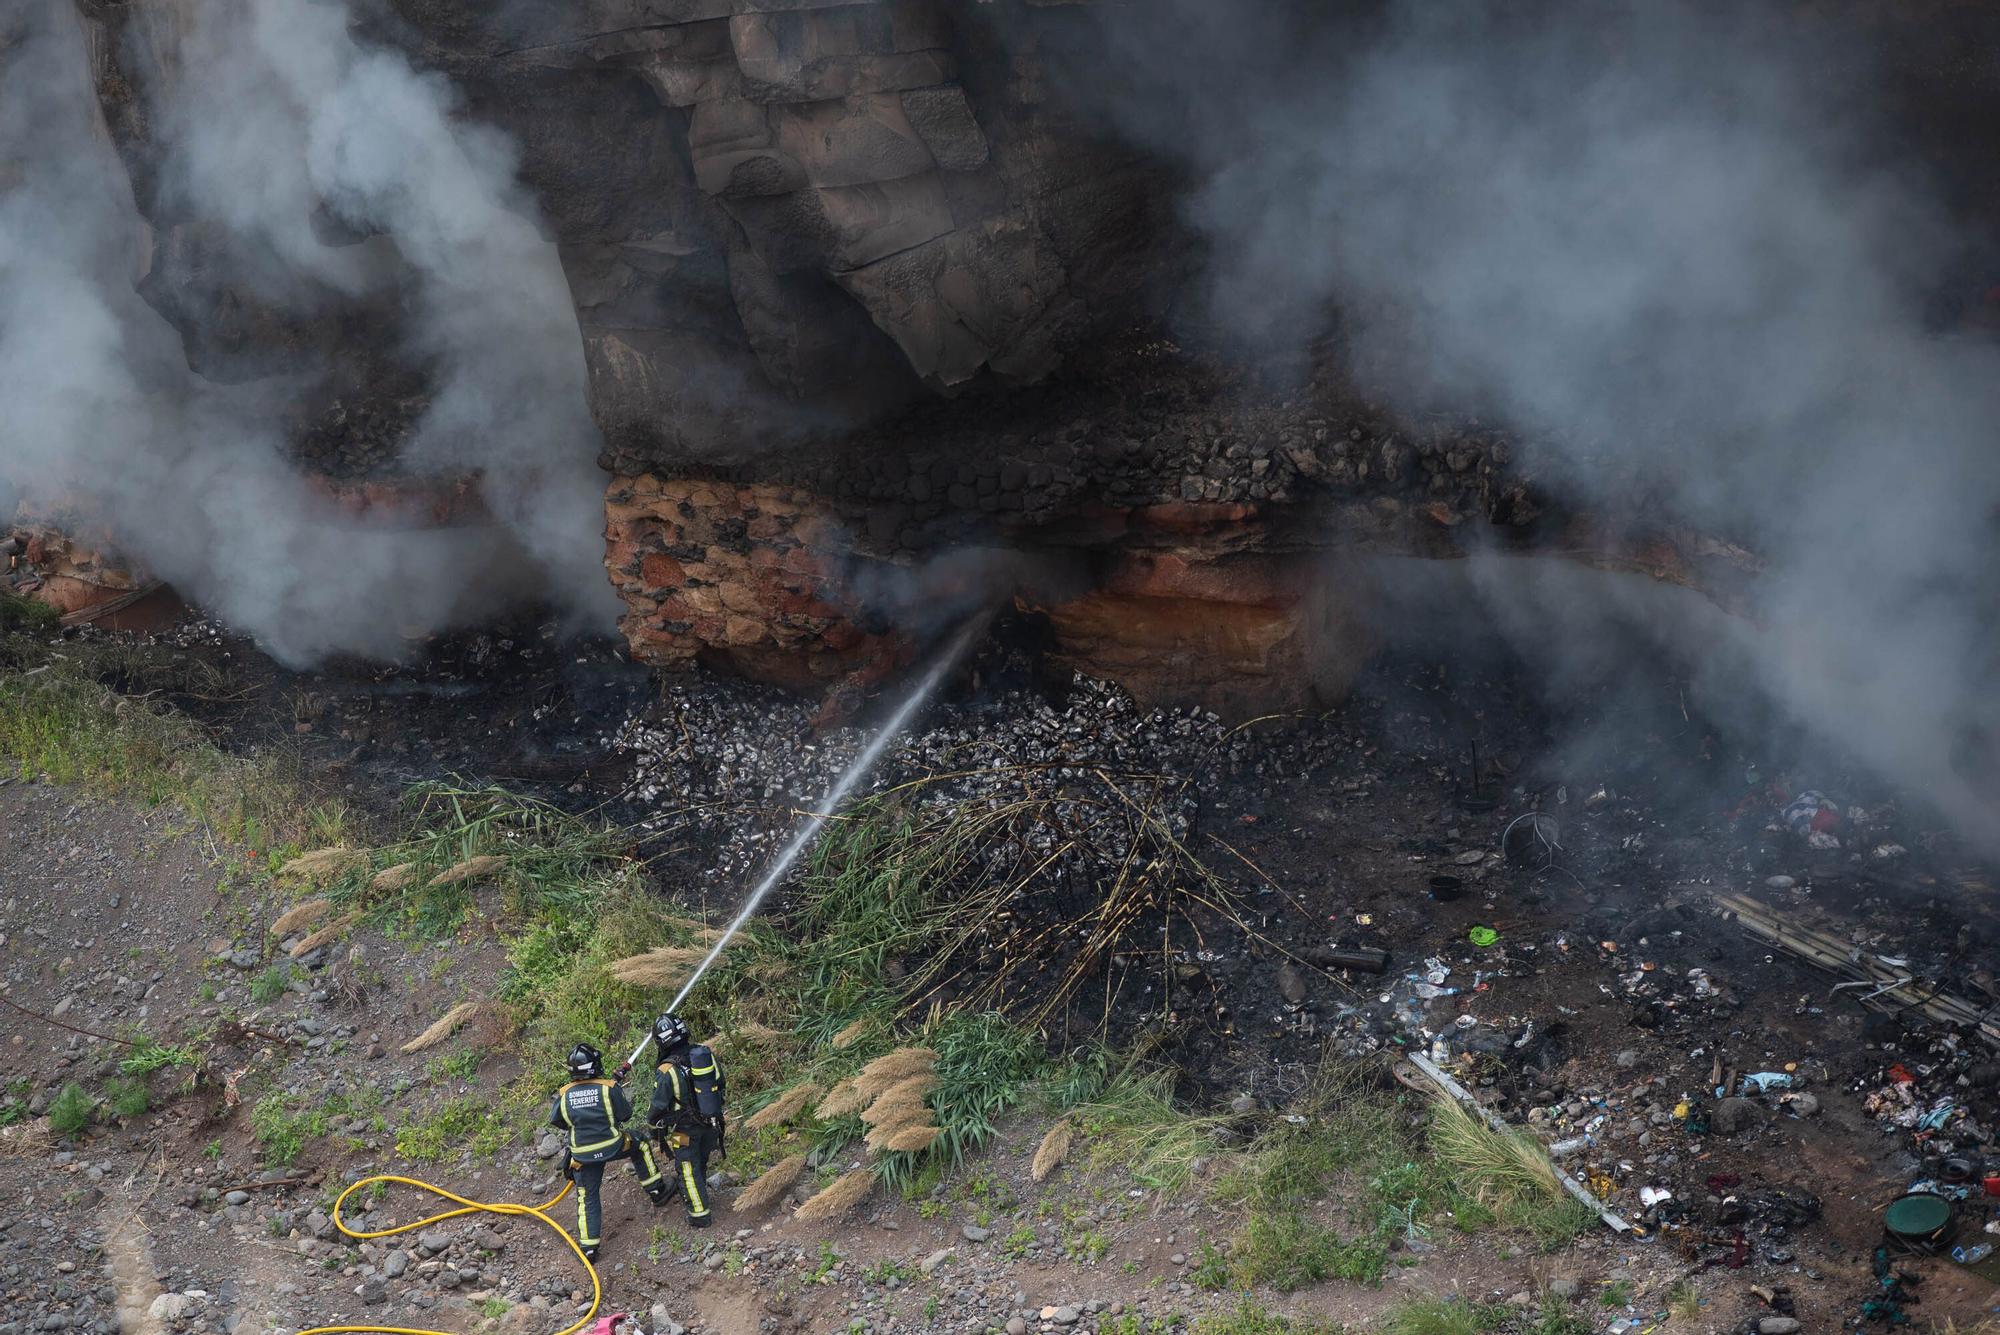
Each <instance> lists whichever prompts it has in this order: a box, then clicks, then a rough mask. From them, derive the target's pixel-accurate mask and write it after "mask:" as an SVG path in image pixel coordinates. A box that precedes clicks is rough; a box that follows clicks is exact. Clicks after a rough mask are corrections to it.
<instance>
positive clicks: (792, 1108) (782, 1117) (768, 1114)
mask: <svg viewBox="0 0 2000 1335" xmlns="http://www.w3.org/2000/svg"><path fill="white" fill-rule="evenodd" d="M818 1097H819V1086H818V1085H815V1084H812V1083H810V1082H808V1083H806V1084H802V1085H793V1086H792V1087H791V1088H790V1089H788V1090H786V1091H785V1092H784V1093H782V1094H780V1095H778V1097H777V1098H775V1099H772V1100H771V1101H770V1102H769V1103H767V1104H765V1105H764V1106H763V1107H761V1108H759V1109H758V1110H757V1111H756V1112H754V1113H751V1114H750V1116H749V1117H747V1118H745V1119H744V1122H743V1127H744V1129H745V1130H747V1131H762V1130H763V1129H764V1128H765V1127H767V1126H777V1125H779V1124H781V1123H784V1122H788V1121H790V1120H791V1119H792V1118H794V1117H796V1116H798V1115H799V1112H800V1111H801V1110H802V1109H804V1107H805V1106H806V1105H807V1104H808V1103H811V1102H812V1101H813V1100H814V1099H816V1098H818Z"/></svg>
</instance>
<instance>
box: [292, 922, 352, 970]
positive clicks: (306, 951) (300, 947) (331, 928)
mask: <svg viewBox="0 0 2000 1335" xmlns="http://www.w3.org/2000/svg"><path fill="white" fill-rule="evenodd" d="M360 921H361V915H360V914H358V913H343V914H341V915H340V916H339V917H338V918H335V919H334V920H333V921H332V922H330V923H328V924H327V925H326V926H324V927H322V928H320V929H319V930H318V931H317V932H314V933H313V934H312V935H311V936H309V937H307V938H305V939H304V940H303V941H300V942H299V943H298V944H297V945H295V946H293V947H292V950H291V955H292V958H293V959H295V960H297V959H304V958H305V957H306V956H308V955H310V954H312V953H313V952H314V951H315V950H318V949H319V948H320V947H321V946H323V945H326V944H327V943H328V942H330V941H335V940H338V939H339V937H340V934H341V933H342V932H345V931H346V930H347V929H348V928H350V927H352V926H354V924H355V923H357V922H360Z"/></svg>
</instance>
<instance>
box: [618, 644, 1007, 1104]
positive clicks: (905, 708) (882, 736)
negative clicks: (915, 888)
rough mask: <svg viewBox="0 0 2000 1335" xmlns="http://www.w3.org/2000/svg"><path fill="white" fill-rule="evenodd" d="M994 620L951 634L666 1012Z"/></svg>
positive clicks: (631, 1059)
mask: <svg viewBox="0 0 2000 1335" xmlns="http://www.w3.org/2000/svg"><path fill="white" fill-rule="evenodd" d="M989 618H990V614H982V615H980V616H976V617H974V618H972V620H970V621H968V622H966V623H965V626H964V627H963V628H962V629H961V630H960V631H959V632H958V634H957V635H955V636H953V637H952V641H951V643H950V644H948V645H946V646H945V649H944V652H943V653H941V654H939V655H938V657H937V660H936V661H935V662H934V663H932V664H931V668H930V671H928V672H926V673H924V675H923V677H922V678H921V679H920V680H919V681H918V682H917V684H916V686H915V687H914V688H912V689H911V691H910V693H909V694H908V695H906V696H904V697H903V702H902V703H901V704H899V705H897V706H896V711H895V712H894V713H893V714H891V715H889V717H888V719H887V720H886V721H884V723H883V724H882V726H881V727H880V728H879V729H877V730H876V733H875V735H874V737H872V738H870V739H869V742H868V745H867V746H865V747H863V748H862V750H861V754H860V755H858V756H856V757H855V758H854V760H853V761H852V762H851V763H850V764H849V765H848V767H847V768H846V769H845V770H843V771H841V775H840V778H839V779H837V780H835V782H834V785H833V787H832V788H830V789H828V790H827V794H826V796H825V797H823V798H821V799H820V803H819V805H818V806H817V807H815V808H814V809H813V810H812V812H811V813H810V814H808V815H807V816H806V818H805V819H804V820H803V821H801V822H799V827H798V829H797V830H795V831H794V832H793V833H792V837H791V840H790V841H789V842H788V843H786V845H785V847H784V849H783V850H782V851H781V852H780V853H779V854H778V857H777V860H776V861H775V862H773V863H772V864H771V868H770V870H769V871H767V872H765V873H764V878H763V879H762V880H760V881H758V882H757V884H756V886H755V888H753V889H752V890H751V891H750V894H749V896H748V897H747V898H745V899H744V901H743V907H742V908H740V909H738V910H737V912H736V916H735V917H734V918H732V919H731V920H730V922H729V926H728V927H726V928H724V929H723V932H722V935H721V936H719V937H717V938H716V939H715V944H714V945H712V946H710V947H709V948H708V954H706V955H704V956H703V957H702V960H701V963H700V964H697V965H696V966H695V970H694V972H693V973H692V974H689V975H688V980H687V981H686V982H685V983H682V984H681V990H680V991H679V992H678V993H676V994H675V995H674V999H673V1000H672V1001H670V1002H668V1003H667V1008H666V1013H667V1014H670V1015H671V1014H672V1013H673V1012H675V1011H677V1010H679V1009H680V1007H681V1003H682V1002H684V1001H686V1000H687V999H688V995H689V993H691V992H693V991H694V985H695V984H696V983H699V982H700V981H701V978H702V975H703V974H705V973H707V972H708V970H709V966H710V965H712V964H714V963H715V961H716V960H717V959H718V958H720V957H721V955H722V951H723V949H724V947H726V946H727V945H728V944H729V943H730V941H731V940H733V939H734V938H735V936H736V933H737V932H739V931H741V930H742V928H743V924H744V923H746V922H748V921H750V918H751V916H752V915H753V914H755V913H756V912H757V909H758V907H759V906H760V905H762V904H763V902H764V900H765V898H766V897H767V896H768V895H769V894H770V893H771V891H772V890H774V889H776V888H777V886H778V883H779V882H780V881H782V880H784V878H785V873H786V872H788V871H790V870H791V868H792V864H793V863H795V862H797V861H798V860H799V855H800V854H801V853H804V852H805V851H806V849H807V847H808V846H810V845H811V843H812V841H813V838H814V836H816V835H818V833H819V831H820V827H822V826H823V825H825V824H826V822H827V818H828V817H830V816H832V815H833V813H834V810H835V808H837V807H838V806H839V805H840V804H841V802H842V800H843V799H845V798H846V797H847V795H848V793H850V792H851V791H853V789H854V786H855V785H856V784H857V783H859V782H861V780H862V778H863V777H864V776H865V775H866V774H867V773H868V771H869V770H871V769H873V768H874V767H875V762H876V761H877V760H880V759H881V758H882V753H883V752H884V751H886V750H888V749H889V743H890V742H892V741H894V740H895V739H896V737H897V735H898V734H900V733H901V732H902V731H903V729H904V728H905V727H906V726H908V724H909V722H910V719H911V717H912V716H913V715H915V714H916V712H917V710H918V709H919V708H920V707H921V706H922V705H923V703H924V702H925V701H926V700H928V699H930V697H931V693H932V692H933V691H935V690H936V689H937V688H938V683H940V682H942V681H943V680H944V677H945V673H947V672H949V671H950V670H951V668H952V665H953V664H955V663H957V662H958V660H959V658H960V657H961V656H962V655H963V654H964V653H965V651H966V649H967V648H968V647H969V646H970V645H971V644H972V641H973V638H974V637H975V636H976V635H978V633H979V632H980V630H982V629H983V628H984V627H985V625H986V622H987V621H988V620H989ZM652 1041H653V1035H652V1032H651V1031H650V1030H648V1031H647V1034H646V1037H644V1038H642V1039H640V1040H639V1045H638V1046H637V1047H635V1048H633V1049H632V1055H631V1056H629V1057H627V1058H626V1059H625V1065H626V1066H627V1067H630V1066H631V1065H633V1064H634V1063H635V1062H637V1061H638V1060H639V1056H640V1054H641V1053H643V1052H645V1050H646V1045H647V1044H648V1043H650V1042H652Z"/></svg>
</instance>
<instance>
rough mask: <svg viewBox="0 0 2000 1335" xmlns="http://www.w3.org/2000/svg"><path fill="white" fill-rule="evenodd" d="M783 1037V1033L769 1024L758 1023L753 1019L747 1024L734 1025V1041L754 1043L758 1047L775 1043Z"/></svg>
mask: <svg viewBox="0 0 2000 1335" xmlns="http://www.w3.org/2000/svg"><path fill="white" fill-rule="evenodd" d="M783 1037H784V1035H783V1034H781V1033H779V1032H778V1031H777V1030H775V1029H773V1028H772V1027H771V1026H770V1025H768V1024H758V1023H757V1022H756V1021H754V1020H753V1021H751V1022H750V1023H748V1024H740V1025H738V1026H736V1041H737V1042H739V1043H754V1044H756V1045H757V1046H758V1047H764V1046H765V1045H767V1044H770V1043H775V1042H776V1041H777V1040H779V1039H780V1038H783Z"/></svg>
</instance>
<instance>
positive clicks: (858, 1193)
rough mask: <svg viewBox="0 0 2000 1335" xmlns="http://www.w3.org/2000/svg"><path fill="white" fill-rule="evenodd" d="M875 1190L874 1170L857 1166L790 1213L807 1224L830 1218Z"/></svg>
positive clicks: (841, 1213) (843, 1212)
mask: <svg viewBox="0 0 2000 1335" xmlns="http://www.w3.org/2000/svg"><path fill="white" fill-rule="evenodd" d="M873 1190H875V1170H874V1169H872V1168H857V1169H855V1170H854V1171H853V1172H851V1173H847V1174H845V1175H843V1176H841V1177H837V1178H835V1179H834V1180H833V1185H831V1186H829V1187H828V1188H827V1189H826V1190H824V1191H822V1192H820V1193H819V1194H818V1195H817V1196H814V1197H813V1198H812V1199H811V1200H809V1201H807V1202H806V1203H805V1204H804V1205H801V1206H800V1207H799V1208H798V1209H797V1210H796V1211H795V1212H794V1213H793V1215H792V1218H794V1219H796V1220H798V1221H799V1222H800V1223H805V1224H809V1223H811V1222H812V1221H813V1220H815V1219H831V1218H833V1217H834V1216H836V1215H843V1214H846V1213H847V1212H848V1211H849V1210H852V1209H853V1208H854V1207H855V1206H857V1205H859V1204H861V1202H863V1201H865V1200H867V1199H868V1193H869V1192H871V1191H873Z"/></svg>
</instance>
